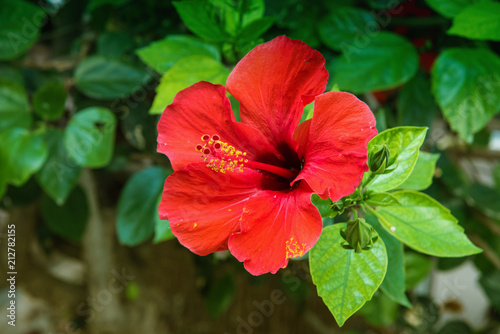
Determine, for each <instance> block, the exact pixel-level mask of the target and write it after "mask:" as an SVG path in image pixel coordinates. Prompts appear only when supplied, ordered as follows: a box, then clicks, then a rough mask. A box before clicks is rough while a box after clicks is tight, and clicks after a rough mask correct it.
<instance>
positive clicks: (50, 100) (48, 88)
mask: <svg viewBox="0 0 500 334" xmlns="http://www.w3.org/2000/svg"><path fill="white" fill-rule="evenodd" d="M66 95H67V94H66V89H65V88H64V84H63V83H62V82H59V81H49V82H47V83H46V84H44V85H43V86H42V87H40V88H39V89H38V90H37V91H36V92H35V94H33V109H34V110H35V113H36V114H37V115H38V116H40V117H41V118H43V119H45V120H56V119H59V118H60V117H61V116H62V114H63V113H64V106H65V104H66Z"/></svg>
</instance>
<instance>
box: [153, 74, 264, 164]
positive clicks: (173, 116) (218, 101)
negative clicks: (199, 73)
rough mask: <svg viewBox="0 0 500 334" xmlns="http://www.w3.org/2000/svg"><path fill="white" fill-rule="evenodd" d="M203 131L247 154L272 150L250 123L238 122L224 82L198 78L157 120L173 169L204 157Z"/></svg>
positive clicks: (162, 147)
mask: <svg viewBox="0 0 500 334" xmlns="http://www.w3.org/2000/svg"><path fill="white" fill-rule="evenodd" d="M204 134H208V135H209V136H212V135H214V134H217V135H218V136H219V137H220V139H221V140H222V141H224V142H227V143H228V144H229V145H232V146H234V147H235V148H236V149H238V150H241V151H245V152H247V154H248V157H250V158H251V157H253V156H254V155H255V154H262V152H272V148H271V147H270V146H269V144H267V140H265V139H264V138H263V137H262V135H261V134H260V133H259V131H257V130H256V129H253V128H252V127H251V126H249V125H246V124H243V123H237V122H236V120H235V118H234V115H233V113H232V111H231V105H230V102H229V99H228V98H227V96H226V90H225V88H224V86H221V85H214V84H211V83H208V82H204V81H202V82H198V83H196V84H194V85H192V86H190V87H188V88H186V89H184V90H182V91H181V92H179V93H178V94H177V95H176V97H175V98H174V102H173V103H172V104H171V105H169V106H168V107H167V108H166V109H165V111H164V112H163V114H162V115H161V118H160V121H159V122H158V152H161V153H164V154H166V155H167V156H168V158H169V159H170V162H171V163H172V167H173V169H174V170H180V169H182V168H184V167H185V166H187V165H188V164H190V163H197V162H200V161H203V160H202V158H201V156H200V152H198V151H197V150H196V145H198V144H203V142H202V140H201V137H202V136H203V135H204Z"/></svg>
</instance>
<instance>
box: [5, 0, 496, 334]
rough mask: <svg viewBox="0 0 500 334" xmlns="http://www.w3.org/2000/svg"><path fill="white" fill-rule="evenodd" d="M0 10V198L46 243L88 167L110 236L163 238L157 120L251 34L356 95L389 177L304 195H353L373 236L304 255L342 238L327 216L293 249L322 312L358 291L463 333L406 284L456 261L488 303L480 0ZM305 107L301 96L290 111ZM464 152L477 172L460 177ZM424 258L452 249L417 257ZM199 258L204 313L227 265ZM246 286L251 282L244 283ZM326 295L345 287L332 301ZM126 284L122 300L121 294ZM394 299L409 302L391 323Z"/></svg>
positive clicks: (404, 325)
mask: <svg viewBox="0 0 500 334" xmlns="http://www.w3.org/2000/svg"><path fill="white" fill-rule="evenodd" d="M0 3H1V6H2V10H1V11H0V143H1V144H2V145H0V198H1V203H0V205H1V207H2V208H4V209H10V208H12V207H13V206H17V205H28V204H32V203H37V204H38V206H37V209H38V210H39V212H40V215H41V217H42V224H43V226H40V230H44V231H45V230H47V231H50V235H49V238H62V239H63V240H66V241H67V242H69V243H74V244H78V243H79V242H80V239H81V237H82V234H83V233H84V230H85V225H86V222H87V218H88V215H89V212H88V204H87V196H88V194H86V193H85V192H83V191H82V189H81V188H80V187H79V186H77V183H78V180H79V178H80V175H81V173H82V170H83V169H86V168H87V169H96V171H97V173H98V174H99V180H101V182H102V187H100V191H102V192H103V194H102V195H101V196H102V197H103V198H106V200H105V203H106V204H107V205H109V206H111V207H116V211H117V219H116V229H117V239H118V240H119V242H120V243H121V244H123V245H127V246H134V245H138V244H140V243H143V242H155V243H157V242H164V241H166V240H169V239H173V238H174V236H173V235H172V233H171V232H170V228H169V225H168V222H167V221H165V220H160V219H158V209H157V207H158V198H159V197H160V196H161V191H162V187H163V181H164V179H165V177H166V176H167V175H168V174H169V173H171V172H172V170H171V168H170V165H169V162H168V159H166V158H164V157H163V156H161V155H159V154H157V153H156V152H155V149H156V129H155V124H156V121H157V117H158V116H157V114H160V113H161V112H162V111H163V110H164V108H165V107H166V105H168V104H169V103H171V102H172V100H173V98H174V96H175V95H176V93H177V92H179V91H180V90H182V89H184V88H186V87H188V86H189V85H191V84H193V83H195V82H197V81H200V80H207V81H210V82H213V83H219V84H224V83H225V81H226V79H227V76H228V75H229V73H230V70H231V69H232V67H233V66H234V65H235V64H236V63H237V62H238V61H239V60H240V59H241V58H242V57H243V56H244V55H245V54H246V53H247V52H248V51H249V50H251V49H252V48H253V47H254V46H255V45H258V44H260V43H262V42H264V41H268V40H270V39H272V38H274V37H276V36H278V35H282V34H285V35H287V36H289V37H291V38H296V39H301V40H303V41H304V42H306V43H308V44H309V45H310V46H312V47H314V48H316V49H318V50H319V51H320V52H321V53H322V54H323V56H324V57H325V59H326V66H327V68H328V70H329V72H330V81H329V83H328V89H334V90H347V91H350V92H353V93H356V94H357V95H358V97H359V98H361V99H363V100H364V101H366V102H367V103H368V104H369V106H370V107H371V109H372V110H373V112H374V113H375V115H376V116H377V122H378V125H377V126H378V128H379V132H381V133H380V134H379V136H377V137H375V139H374V140H373V141H372V142H371V143H370V145H369V149H370V148H371V147H373V146H374V145H383V144H387V145H388V146H389V149H390V151H391V152H397V153H398V157H397V166H396V168H395V170H394V171H393V172H392V173H390V174H386V175H379V176H377V177H374V176H373V175H372V173H367V174H366V175H365V179H364V181H363V185H365V186H368V185H369V190H370V191H372V192H371V193H370V192H367V193H366V195H365V197H363V196H362V195H360V194H353V195H352V196H351V197H349V198H345V199H342V200H341V201H339V202H337V203H335V204H334V203H331V202H329V201H328V200H321V199H319V197H315V198H313V202H314V204H315V205H317V206H318V208H319V209H320V212H321V214H322V216H323V217H325V222H329V223H331V221H333V219H335V222H336V223H340V222H345V221H347V220H348V219H344V218H346V217H347V215H348V214H351V213H352V212H353V209H354V210H355V209H359V207H360V205H361V204H362V203H366V208H365V209H366V211H368V212H370V214H369V215H367V216H366V217H365V218H366V219H367V222H368V223H370V224H371V225H372V226H373V227H374V228H375V231H376V232H377V233H378V235H379V236H380V238H379V239H380V240H379V241H378V242H377V243H375V245H374V248H373V250H372V252H365V251H364V252H362V253H361V254H356V255H354V254H353V252H349V253H347V252H346V253H335V256H334V259H336V260H337V262H336V263H332V262H319V260H318V259H319V258H321V257H322V256H323V255H324V254H329V253H332V252H333V248H332V247H331V245H332V244H338V245H340V243H341V242H342V241H343V240H342V239H341V238H340V234H339V233H338V230H339V229H340V228H341V226H343V224H334V225H333V226H329V227H326V228H325V232H324V233H323V234H322V236H321V238H320V241H319V242H318V246H317V247H315V248H314V249H313V250H312V252H311V253H312V254H311V259H310V261H311V270H312V273H313V280H314V282H315V284H317V285H318V293H319V295H321V296H322V297H324V298H325V302H326V303H327V305H328V307H329V308H330V309H331V310H332V312H333V313H334V314H335V315H336V319H337V321H338V323H339V324H342V323H343V322H344V321H345V320H346V319H347V317H348V316H350V315H351V314H352V313H354V312H355V311H357V310H358V309H359V308H361V307H362V306H363V304H364V303H365V302H366V301H367V300H369V299H371V298H372V296H373V299H372V300H371V301H370V302H368V303H367V304H365V306H363V307H362V309H361V311H360V315H362V316H364V317H365V320H366V322H367V323H368V324H370V325H371V326H375V327H377V326H389V325H391V326H392V327H396V328H397V331H398V332H399V330H408V331H410V332H429V333H462V332H463V333H470V332H471V330H470V328H469V326H468V325H467V324H465V323H461V322H451V323H448V324H445V325H443V326H441V325H440V326H441V327H439V328H437V326H436V325H435V324H436V321H435V319H437V315H436V314H437V313H438V311H439V310H438V309H437V307H436V306H435V305H434V304H433V303H432V301H430V299H426V298H427V297H425V298H424V297H421V296H419V295H418V294H416V293H415V287H418V286H420V287H421V286H422V284H421V283H422V281H425V280H426V278H427V279H428V278H429V274H430V273H431V272H432V271H433V270H435V268H438V269H440V270H450V269H453V268H455V267H456V266H459V265H460V264H461V263H463V262H464V261H466V260H469V259H470V261H473V263H474V264H475V266H476V267H477V269H478V270H479V272H480V279H479V282H480V285H481V287H482V288H483V289H484V291H485V293H486V295H487V296H488V298H489V299H490V302H491V307H492V308H493V309H495V311H496V312H497V314H498V312H500V305H499V304H500V301H499V300H498V295H499V294H500V292H499V291H500V290H499V283H498V282H499V281H500V278H499V274H498V273H499V270H500V260H499V259H500V164H499V162H498V161H499V160H500V155H499V153H498V152H499V150H498V144H496V145H497V146H493V143H494V142H495V140H494V138H497V139H496V140H497V142H498V137H499V133H500V126H499V118H498V113H499V111H500V57H499V52H500V44H499V43H498V41H500V23H499V22H500V3H499V2H498V1H476V0H461V1H457V0H440V1H437V0H426V1H385V0H342V1H322V0H313V1H311V0H284V1H272V0H266V1H264V0H184V1H156V0H144V1H141V2H133V1H130V0H88V1H49V0H42V1H28V0H1V1H0ZM232 102H234V101H232ZM235 107H237V103H233V108H235ZM312 110H313V108H312V107H311V106H308V107H306V113H305V117H304V119H306V118H311V116H312ZM235 114H236V115H238V110H237V108H236V110H235ZM237 117H238V116H237ZM401 126H406V127H401ZM398 127H399V128H398ZM426 127H427V128H429V130H428V131H427V130H426V129H425V128H426ZM385 129H389V130H388V131H386V132H382V131H383V130H385ZM426 131H427V132H426ZM426 133H427V134H426ZM479 160H483V161H486V164H487V166H488V168H487V169H486V170H487V171H486V172H484V171H479V170H478V167H477V165H476V163H477V161H479ZM431 184H432V185H431ZM418 191H423V192H424V193H425V194H424V193H420V192H418ZM360 196H361V197H360ZM430 196H432V197H433V198H434V199H435V200H434V199H432V198H431V197H430ZM370 200H371V202H370ZM397 203H399V204H403V205H402V206H401V205H398V204H397ZM332 205H333V206H334V208H333V210H336V211H335V212H333V211H332ZM336 215H337V216H336ZM334 216H336V217H335V218H333V219H332V217H334ZM394 217H396V218H394ZM457 220H458V223H457ZM437 222H439V226H440V227H439V228H438V229H437V228H436V225H437ZM463 228H465V231H466V232H467V233H468V234H469V235H470V236H472V240H473V241H474V243H475V244H476V245H478V246H480V247H481V248H483V249H485V252H483V253H481V254H476V255H472V256H470V257H467V258H466V257H465V256H466V255H470V254H472V253H475V252H476V249H475V248H474V246H473V245H472V244H471V243H470V242H468V240H467V239H466V237H465V235H464V234H463ZM329 235H330V238H327V236H329ZM405 244H406V245H405ZM338 245H337V246H338ZM338 248H339V249H340V247H338ZM384 249H387V253H386V252H385V251H383V250H384ZM415 250H416V251H419V252H421V253H423V254H426V255H423V254H421V253H419V252H416V251H415ZM377 252H379V253H380V254H379V253H377ZM315 253H316V254H315ZM338 254H340V256H339V255H338ZM375 254H379V255H380V256H375ZM217 256H219V257H217ZM385 256H387V258H385ZM432 256H457V257H458V258H456V259H448V258H447V259H444V260H443V259H440V260H439V261H437V265H436V266H434V264H435V263H436V261H435V260H434V259H433V258H432ZM214 258H215V259H216V260H214V261H212V262H210V261H205V262H202V261H200V263H199V267H200V272H203V273H204V275H205V276H206V279H207V282H210V284H209V285H207V286H206V288H205V289H204V290H203V293H204V296H205V297H206V305H207V307H208V310H209V313H210V315H211V316H213V317H218V316H221V315H223V314H224V312H225V311H226V310H227V309H228V308H229V307H231V303H232V300H233V298H234V294H235V291H236V286H235V283H234V281H233V280H232V277H231V272H229V273H220V274H218V275H216V274H214V273H213V272H214V268H216V267H217V263H219V262H223V261H230V260H228V259H226V258H225V257H224V256H222V255H220V254H219V255H214ZM303 261H304V260H303ZM305 261H307V260H305ZM355 264H356V265H357V267H356V268H365V269H366V268H368V267H369V268H370V270H371V271H372V272H373V273H375V274H373V275H371V276H370V275H368V276H363V275H366V270H367V269H366V270H365V269H363V270H365V271H363V270H362V269H359V272H358V271H356V273H357V276H356V275H355V276H353V278H352V279H350V280H346V277H347V276H346V275H345V273H347V272H348V269H347V268H354V267H355ZM386 267H387V268H386ZM207 268H208V269H207ZM332 268H334V270H333V271H332ZM385 268H386V269H385ZM356 270H358V269H356ZM386 270H387V274H385V272H386ZM286 273H287V272H285V274H283V275H284V277H285V275H287V274H286ZM384 274H385V276H384ZM259 279H265V278H255V279H254V280H252V282H253V284H257V283H258V281H259ZM331 282H334V283H338V285H335V286H334V285H330V283H331ZM332 284H333V283H332ZM380 284H381V285H380ZM419 284H420V285H419ZM379 285H380V287H381V289H380V291H378V292H375V291H376V290H377V288H378V287H379ZM339 289H343V294H342V296H344V297H345V296H349V298H344V297H343V300H342V302H341V304H336V303H337V300H334V299H335V298H334V296H336V295H337V294H338V290H339ZM308 291H309V290H307V289H306V288H301V290H298V292H297V291H296V290H294V291H293V292H290V294H291V299H292V300H294V301H295V302H297V303H299V304H300V303H301V302H303V301H304V300H305V299H306V298H307V296H308V295H309V293H308ZM127 293H128V295H127V296H128V298H129V299H131V300H133V299H135V298H137V295H138V293H139V290H137V289H136V288H135V287H130V288H129V289H128V290H127ZM374 293H375V294H374ZM420 294H421V292H420ZM428 294H429V291H427V295H428ZM352 296H354V297H352ZM398 303H399V304H401V305H404V306H410V305H413V308H412V309H409V310H406V311H405V312H406V313H404V314H403V315H402V316H398V314H399V313H398V312H399V311H400V310H401V307H402V306H400V305H399V304H398ZM422 319H424V320H425V319H427V320H429V319H431V320H432V321H431V320H429V321H427V320H425V321H424V320H422ZM494 321H495V320H494V319H493V320H491V322H494ZM496 321H498V319H497V320H496ZM494 325H495V324H489V326H490V328H491V326H494ZM496 325H498V324H496ZM409 328H410V329H409Z"/></svg>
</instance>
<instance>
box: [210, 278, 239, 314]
mask: <svg viewBox="0 0 500 334" xmlns="http://www.w3.org/2000/svg"><path fill="white" fill-rule="evenodd" d="M235 292H236V285H235V284H234V278H233V277H232V276H231V275H225V276H224V277H222V278H221V279H219V280H217V281H215V283H212V284H211V285H210V289H209V290H208V294H207V299H206V305H207V310H208V314H210V316H211V317H212V318H216V317H218V316H220V315H222V314H223V313H224V312H225V311H227V309H228V308H229V307H230V306H231V303H232V302H233V299H234V296H235Z"/></svg>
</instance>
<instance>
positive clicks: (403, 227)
mask: <svg viewBox="0 0 500 334" xmlns="http://www.w3.org/2000/svg"><path fill="white" fill-rule="evenodd" d="M393 195H394V197H396V198H397V199H398V200H399V202H400V203H401V206H386V207H379V208H377V209H376V210H373V209H369V210H370V211H371V212H372V213H375V215H376V216H377V218H378V219H379V221H380V223H381V224H382V226H383V227H384V228H385V229H386V230H387V231H389V232H390V233H391V234H392V235H393V236H395V237H396V238H398V239H399V240H400V241H402V242H403V243H405V244H406V245H408V246H409V247H411V248H413V249H415V250H417V251H419V252H421V253H424V254H429V255H434V256H442V257H459V256H466V255H471V254H477V253H480V252H481V251H482V250H481V249H480V248H477V247H476V246H474V245H473V244H472V243H471V242H470V241H469V239H467V237H466V236H465V234H464V233H463V228H462V227H461V226H460V225H458V224H457V220H456V218H455V217H453V216H452V215H451V213H450V211H449V210H448V209H446V208H445V207H444V206H442V205H441V204H440V203H438V202H437V201H435V200H434V199H432V198H431V197H429V196H427V195H425V194H423V193H419V192H416V191H410V190H404V191H398V192H395V193H393Z"/></svg>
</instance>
